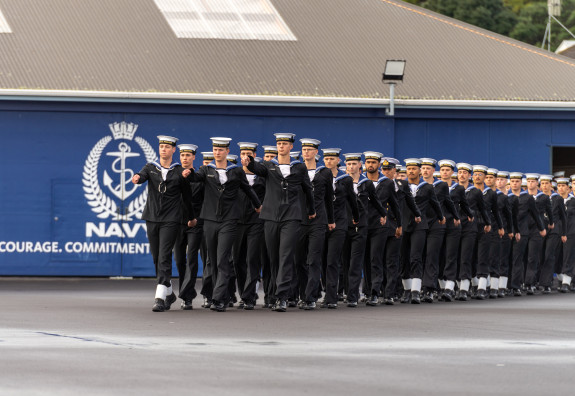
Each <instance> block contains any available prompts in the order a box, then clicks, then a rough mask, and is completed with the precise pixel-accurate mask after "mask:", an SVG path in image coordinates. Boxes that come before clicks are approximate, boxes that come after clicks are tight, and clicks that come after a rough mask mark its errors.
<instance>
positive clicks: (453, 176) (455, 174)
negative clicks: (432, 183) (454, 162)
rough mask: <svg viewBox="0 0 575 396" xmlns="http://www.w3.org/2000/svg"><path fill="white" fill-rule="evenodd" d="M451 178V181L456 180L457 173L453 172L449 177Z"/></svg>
mask: <svg viewBox="0 0 575 396" xmlns="http://www.w3.org/2000/svg"><path fill="white" fill-rule="evenodd" d="M451 178H452V179H453V180H457V173H455V172H454V173H453V174H452V175H451Z"/></svg>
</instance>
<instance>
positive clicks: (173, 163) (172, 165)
mask: <svg viewBox="0 0 575 396" xmlns="http://www.w3.org/2000/svg"><path fill="white" fill-rule="evenodd" d="M152 164H154V165H155V166H156V167H157V168H158V169H162V168H163V169H169V170H172V169H174V168H175V167H176V166H178V165H180V163H179V162H172V164H171V165H170V167H169V168H164V167H163V166H162V165H160V163H159V162H157V161H154V162H152Z"/></svg>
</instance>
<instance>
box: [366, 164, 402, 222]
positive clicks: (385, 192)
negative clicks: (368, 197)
mask: <svg viewBox="0 0 575 396" xmlns="http://www.w3.org/2000/svg"><path fill="white" fill-rule="evenodd" d="M374 185H375V183H374ZM375 193H376V194H377V197H378V198H379V202H380V203H381V204H382V205H383V206H384V207H385V208H386V209H387V211H388V213H389V209H391V211H392V212H393V217H394V218H395V219H401V210H400V209H399V203H398V202H397V194H396V192H395V183H394V182H393V180H391V179H389V178H387V177H386V176H384V175H383V174H381V173H380V174H379V179H378V180H377V186H376V187H375ZM380 218H381V216H380V214H379V213H378V211H377V210H376V209H375V207H374V206H373V205H369V210H368V220H367V223H368V228H369V229H378V228H380V227H389V226H391V224H390V225H388V224H387V221H389V219H387V220H386V223H385V226H382V225H381V223H380V222H379V219H380ZM390 223H391V222H390ZM393 225H395V228H397V227H401V221H399V224H397V222H396V224H393Z"/></svg>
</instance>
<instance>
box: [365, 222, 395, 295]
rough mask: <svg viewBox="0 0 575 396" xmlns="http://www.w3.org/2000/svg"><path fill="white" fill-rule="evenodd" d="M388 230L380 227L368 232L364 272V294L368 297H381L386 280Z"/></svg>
mask: <svg viewBox="0 0 575 396" xmlns="http://www.w3.org/2000/svg"><path fill="white" fill-rule="evenodd" d="M388 234H389V231H388V228H384V227H378V228H375V229H371V230H367V242H366V252H369V254H366V257H365V258H364V262H365V263H366V265H365V270H364V272H363V274H364V277H363V285H364V287H363V292H364V294H365V295H367V296H375V297H379V296H380V294H381V285H382V284H383V279H384V276H385V275H384V261H385V260H384V257H385V245H386V243H387V235H388Z"/></svg>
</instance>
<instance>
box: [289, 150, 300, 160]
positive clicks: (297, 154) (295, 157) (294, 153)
mask: <svg viewBox="0 0 575 396" xmlns="http://www.w3.org/2000/svg"><path fill="white" fill-rule="evenodd" d="M300 153H301V151H290V152H289V156H290V157H292V158H293V159H299V155H300Z"/></svg>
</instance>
